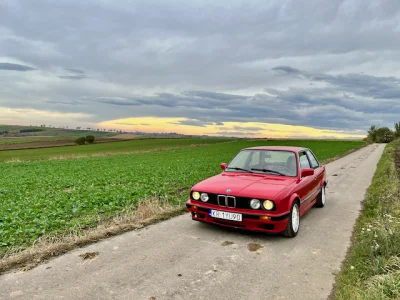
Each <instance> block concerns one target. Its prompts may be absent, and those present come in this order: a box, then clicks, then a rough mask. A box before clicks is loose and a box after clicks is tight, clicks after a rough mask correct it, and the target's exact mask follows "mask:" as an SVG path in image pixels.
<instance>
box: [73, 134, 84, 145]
mask: <svg viewBox="0 0 400 300" xmlns="http://www.w3.org/2000/svg"><path fill="white" fill-rule="evenodd" d="M85 142H86V139H85V137H83V136H81V137H79V138H77V139H76V141H75V143H77V144H78V145H85Z"/></svg>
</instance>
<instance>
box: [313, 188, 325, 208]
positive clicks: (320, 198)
mask: <svg viewBox="0 0 400 300" xmlns="http://www.w3.org/2000/svg"><path fill="white" fill-rule="evenodd" d="M325 203H326V190H325V185H323V186H322V189H321V192H319V194H318V197H317V202H315V204H314V206H315V207H324V206H325Z"/></svg>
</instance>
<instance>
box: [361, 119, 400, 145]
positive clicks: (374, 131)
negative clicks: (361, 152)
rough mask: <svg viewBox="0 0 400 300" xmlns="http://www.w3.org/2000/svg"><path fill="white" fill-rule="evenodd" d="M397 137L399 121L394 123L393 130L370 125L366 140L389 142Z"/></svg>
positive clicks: (398, 135)
mask: <svg viewBox="0 0 400 300" xmlns="http://www.w3.org/2000/svg"><path fill="white" fill-rule="evenodd" d="M398 138H400V122H397V123H394V130H392V129H390V128H389V127H378V126H376V125H372V126H371V127H370V128H369V130H368V137H367V140H369V141H371V142H374V143H390V142H391V141H393V140H394V139H398Z"/></svg>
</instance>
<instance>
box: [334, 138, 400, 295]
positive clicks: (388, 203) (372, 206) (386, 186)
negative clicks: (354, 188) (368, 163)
mask: <svg viewBox="0 0 400 300" xmlns="http://www.w3.org/2000/svg"><path fill="white" fill-rule="evenodd" d="M396 152H397V155H395V154H396ZM395 156H397V167H396V165H395ZM399 178H400V141H397V142H394V143H391V144H388V145H387V147H386V149H385V151H384V153H383V155H382V158H381V160H380V162H379V164H378V168H377V171H376V173H375V176H374V179H373V181H372V184H371V186H370V187H369V190H368V193H367V195H366V199H365V201H364V203H363V206H364V210H363V213H362V214H361V216H360V217H359V219H358V220H357V224H356V228H355V233H354V239H353V243H354V244H353V246H352V248H351V250H350V252H349V254H348V256H347V259H346V262H345V264H344V266H343V269H342V272H341V273H340V274H339V275H338V277H337V286H336V290H335V293H334V295H333V297H332V299H337V300H347V299H360V300H361V299H371V300H383V299H400V201H399V195H400V184H399Z"/></svg>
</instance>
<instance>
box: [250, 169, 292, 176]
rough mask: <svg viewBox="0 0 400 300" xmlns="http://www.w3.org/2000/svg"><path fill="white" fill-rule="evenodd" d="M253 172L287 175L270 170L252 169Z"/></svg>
mask: <svg viewBox="0 0 400 300" xmlns="http://www.w3.org/2000/svg"><path fill="white" fill-rule="evenodd" d="M252 170H254V171H262V172H268V173H274V174H277V175H281V176H286V174H283V173H281V172H277V171H274V170H268V169H252Z"/></svg>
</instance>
